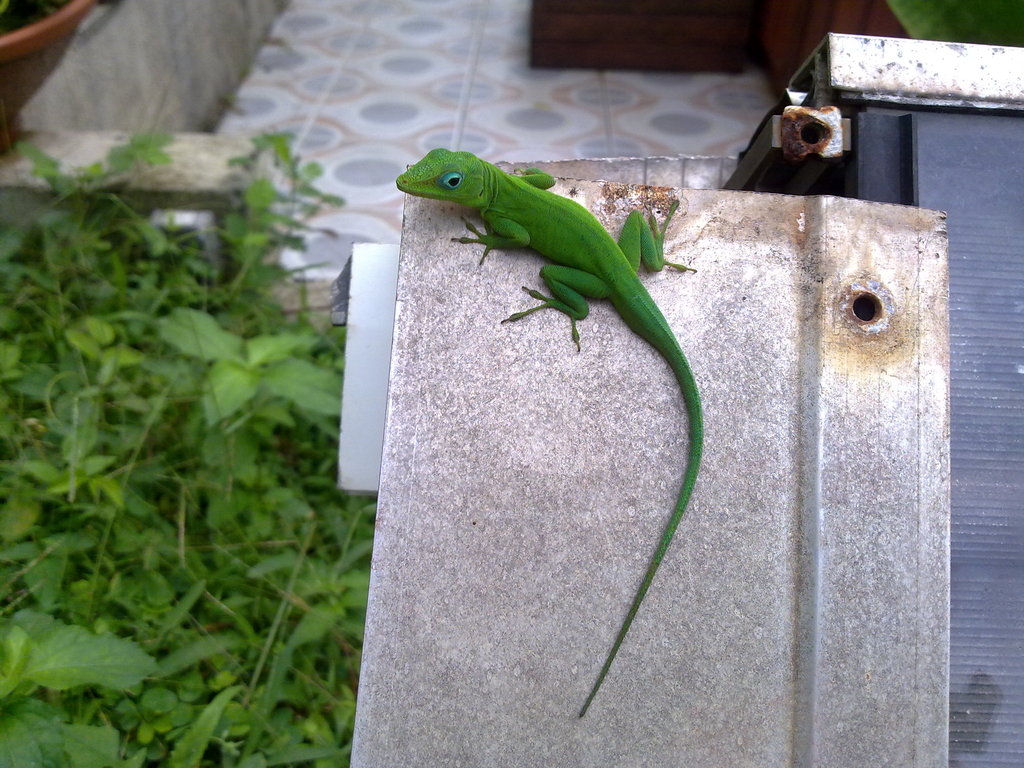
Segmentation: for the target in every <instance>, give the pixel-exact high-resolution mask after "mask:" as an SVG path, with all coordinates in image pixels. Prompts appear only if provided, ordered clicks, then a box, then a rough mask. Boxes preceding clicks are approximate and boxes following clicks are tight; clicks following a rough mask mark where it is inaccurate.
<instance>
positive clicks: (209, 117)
mask: <svg viewBox="0 0 1024 768" xmlns="http://www.w3.org/2000/svg"><path fill="white" fill-rule="evenodd" d="M286 2H287V0H216V1H215V2H211V0H130V1H129V2H125V1H121V0H119V1H117V2H112V3H104V4H102V5H99V6H97V8H96V9H95V10H94V11H93V12H92V14H90V16H89V17H88V18H87V19H86V21H85V23H84V24H83V26H82V27H81V29H80V30H79V32H78V35H77V38H76V39H75V41H74V43H73V44H72V46H71V49H70V50H69V51H68V54H67V56H66V57H65V59H64V61H63V62H62V63H61V66H60V68H59V69H58V70H57V72H55V73H54V74H53V76H52V77H51V78H50V80H49V81H48V82H47V83H46V85H44V86H43V88H42V90H41V91H40V92H39V93H38V94H36V96H35V98H33V100H32V101H31V102H30V103H29V104H28V106H27V107H26V108H25V110H24V112H23V113H22V115H23V117H22V119H23V122H24V125H25V127H26V128H34V129H49V130H122V131H157V130H159V131H191V130H206V129H209V128H211V127H213V125H214V124H215V122H216V121H217V119H218V117H219V116H220V114H221V113H222V112H223V110H224V108H225V106H226V104H227V103H228V100H229V99H230V97H231V95H232V94H233V93H234V90H235V88H236V87H237V85H238V82H239V80H241V78H242V77H243V76H244V75H245V73H246V72H247V71H248V69H249V66H250V63H251V61H252V58H253V56H254V55H255V53H256V51H257V49H258V47H259V45H260V43H261V42H262V40H263V38H264V36H265V35H266V33H267V30H268V29H269V27H270V24H271V23H272V22H273V20H274V17H275V16H276V15H277V14H278V13H279V12H280V10H281V9H282V8H283V7H284V6H285V5H286Z"/></svg>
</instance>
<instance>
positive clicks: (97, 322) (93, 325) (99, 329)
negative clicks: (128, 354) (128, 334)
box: [82, 317, 117, 347]
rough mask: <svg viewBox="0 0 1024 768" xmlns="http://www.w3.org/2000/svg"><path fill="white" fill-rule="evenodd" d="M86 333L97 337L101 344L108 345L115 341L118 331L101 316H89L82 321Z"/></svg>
mask: <svg viewBox="0 0 1024 768" xmlns="http://www.w3.org/2000/svg"><path fill="white" fill-rule="evenodd" d="M82 325H83V326H84V327H85V331H86V333H88V334H89V335H90V336H92V337H93V338H94V339H96V341H97V342H99V344H100V346H102V347H107V346H110V345H111V344H113V343H114V339H115V338H117V333H116V332H115V331H114V326H112V325H111V324H110V323H108V322H107V321H106V320H104V319H102V318H99V317H87V318H85V320H83V321H82Z"/></svg>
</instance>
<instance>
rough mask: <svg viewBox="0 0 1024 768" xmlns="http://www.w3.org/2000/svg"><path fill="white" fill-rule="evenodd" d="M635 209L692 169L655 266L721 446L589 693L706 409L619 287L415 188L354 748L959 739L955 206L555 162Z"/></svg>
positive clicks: (601, 200) (579, 753)
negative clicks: (648, 340) (686, 396)
mask: <svg viewBox="0 0 1024 768" xmlns="http://www.w3.org/2000/svg"><path fill="white" fill-rule="evenodd" d="M555 189H556V190H557V191H559V192H560V193H562V194H568V193H569V191H570V189H574V190H575V197H576V199H577V200H579V201H581V202H582V203H584V204H585V205H588V207H590V208H591V210H593V211H594V212H595V214H596V215H597V216H598V218H599V219H601V221H602V222H603V223H604V224H605V225H606V226H608V227H609V228H610V229H611V230H613V231H614V230H616V229H617V228H618V227H619V226H620V225H621V223H622V220H623V219H624V217H625V215H626V213H627V212H628V210H631V209H632V208H634V207H636V206H638V205H642V204H644V203H645V201H652V200H656V201H659V203H660V204H661V205H664V204H665V203H666V202H667V200H668V199H669V198H671V197H674V196H677V197H679V199H680V200H681V202H682V204H681V206H680V213H679V214H678V216H677V218H676V219H675V220H674V221H673V224H672V226H671V228H670V231H669V236H668V250H669V252H670V259H671V260H674V261H684V262H687V263H689V264H691V265H692V266H694V267H696V269H697V270H698V271H697V273H696V274H678V273H672V272H670V271H666V272H663V273H658V274H655V275H651V276H647V277H645V278H644V281H645V283H646V285H647V286H648V289H649V290H650V292H651V294H652V295H653V296H654V298H655V300H656V301H657V302H658V304H659V305H660V306H661V307H662V308H663V309H664V312H665V315H666V317H667V319H668V321H669V323H670V324H671V325H672V327H673V328H674V329H675V330H676V332H677V334H678V336H679V338H680V341H681V343H682V346H683V349H684V350H685V351H686V352H687V354H688V356H689V359H690V362H691V364H692V366H693V368H694V371H695V374H696V376H697V379H698V381H699V383H700V388H701V392H702V395H703V399H704V405H705V411H706V425H707V445H706V449H705V459H704V469H703V471H702V474H701V477H700V479H699V481H698V484H697V489H696V493H695V495H694V499H693V502H692V508H691V511H690V512H689V513H688V515H687V517H686V518H685V519H684V520H683V523H682V525H681V526H680V528H679V531H678V533H677V536H676V541H675V542H674V543H673V546H672V548H671V549H670V550H669V552H668V555H667V556H666V558H665V561H664V563H663V565H662V568H661V570H660V572H659V574H658V577H657V579H656V580H655V582H654V585H653V586H652V589H651V591H650V593H649V594H648V596H647V599H646V602H645V604H644V605H643V607H642V609H641V611H640V613H639V615H638V617H637V620H636V622H635V623H634V625H633V628H632V630H631V632H630V635H629V637H628V638H627V640H626V642H625V644H624V646H623V648H622V650H621V652H620V654H619V656H618V659H617V660H616V662H615V665H614V666H613V668H612V670H611V673H610V675H609V676H608V678H607V680H606V681H605V684H604V687H603V689H602V691H601V693H600V694H599V695H598V697H597V699H595V701H594V704H593V706H592V708H591V710H590V712H589V714H588V715H587V716H586V717H585V718H583V719H578V718H577V717H576V713H577V711H578V709H579V706H580V703H581V702H582V700H583V699H584V697H585V696H586V693H587V691H588V690H589V687H590V686H591V685H592V683H593V680H594V677H595V675H596V674H597V671H598V668H599V667H600V665H601V662H602V661H603V658H604V656H605V654H606V653H607V650H608V647H609V644H610V643H611V641H612V638H613V637H614V634H615V632H616V631H617V629H618V625H619V622H620V621H621V619H622V615H623V613H624V612H625V610H626V608H627V606H628V602H629V600H630V598H631V596H632V593H633V591H634V590H635V588H636V585H637V583H638V581H639V579H640V575H641V573H642V570H643V568H644V567H645V565H646V563H647V561H648V559H649V558H650V556H651V552H652V550H653V548H654V544H655V542H656V541H657V538H658V536H659V535H660V533H661V530H662V527H663V525H664V522H665V519H666V517H667V516H668V514H669V511H670V509H671V506H672V502H673V501H674V498H675V494H676V492H677V490H678V485H679V482H680V477H681V472H682V466H683V462H684V457H685V455H686V450H687V445H686V429H685V416H684V413H685V412H684V409H683V406H682V403H681V402H680V397H679V394H678V391H677V387H676V385H675V383H674V381H673V379H672V377H671V374H670V373H669V371H668V369H667V366H665V364H664V363H663V361H662V360H661V359H660V358H659V357H658V355H657V353H655V352H654V351H653V350H652V349H651V348H649V347H648V346H647V345H646V344H644V343H643V342H642V341H641V340H640V339H638V338H637V337H635V336H634V335H633V334H632V333H631V332H629V331H628V330H627V329H626V328H625V326H624V325H623V323H622V322H621V320H620V319H619V318H618V317H617V316H616V315H615V314H614V312H613V310H612V309H611V308H610V307H609V306H607V305H606V304H605V303H604V302H594V306H593V310H592V312H591V315H590V317H589V318H588V319H587V320H586V321H585V322H583V323H581V325H580V330H581V333H582V344H583V349H582V352H580V353H577V352H576V350H575V347H574V345H573V344H572V342H571V340H570V338H569V323H568V321H567V320H566V318H565V317H563V316H562V315H560V314H558V313H555V312H540V313H536V314H534V315H531V316H529V317H528V318H526V319H524V320H522V321H520V322H517V323H510V324H505V325H501V324H499V321H500V320H501V319H503V318H504V317H506V316H507V315H508V314H509V313H511V312H513V311H516V310H518V309H522V308H524V307H526V306H529V305H531V304H532V301H531V300H530V299H529V298H527V297H526V296H525V295H524V294H523V293H522V292H521V291H520V288H519V286H520V285H530V286H537V287H540V283H539V280H538V278H537V269H538V268H539V266H540V265H541V264H542V261H541V260H540V258H539V257H537V256H535V255H533V254H531V253H529V252H523V253H494V254H492V255H491V256H490V257H489V258H488V259H487V261H486V262H485V263H484V264H483V266H481V267H478V266H477V262H478V260H479V248H477V247H473V246H463V245H459V244H456V243H452V242H451V240H450V238H451V237H453V236H457V235H459V234H460V231H461V229H462V223H461V220H460V217H461V216H462V215H464V213H465V211H464V210H463V209H460V208H458V207H456V206H451V205H446V204H442V203H438V202H435V201H425V200H420V199H415V198H410V199H409V200H408V201H407V207H406V219H405V228H404V235H403V244H402V255H401V264H400V272H399V284H398V308H399V311H398V317H397V320H396V335H395V345H394V351H393V358H392V376H391V386H390V392H389V416H388V429H387V435H386V441H385V449H384V466H383V469H382V475H381V486H380V496H379V512H378V518H377V535H376V540H375V548H374V560H373V571H372V577H371V591H370V602H369V606H368V611H367V624H366V639H365V649H364V656H363V668H362V676H361V680H360V687H359V702H358V711H357V718H356V732H355V743H354V747H353V757H352V764H353V766H354V767H355V768H386V767H390V766H396V765H430V766H436V767H441V768H443V767H444V766H474V768H486V767H488V766H510V765H514V766H517V767H528V766H544V767H545V768H547V766H554V765H557V766H560V767H561V766H566V767H568V768H572V767H573V766H588V767H592V766H623V765H628V766H636V767H638V768H642V767H644V766H652V767H653V766H659V768H660V767H662V766H676V765H678V766H688V767H692V768H701V766H722V765H757V766H780V767H781V766H794V765H796V766H808V767H809V766H815V767H816V768H829V767H832V766H835V767H836V768H840V767H842V768H846V767H848V766H851V765H899V766H920V768H925V767H926V766H927V767H928V768H932V766H937V765H944V764H945V758H946V743H947V736H946V723H947V705H946V702H947V694H946V690H947V673H948V672H947V654H948V584H949V573H948V535H949V528H948V526H949V520H948V490H949V488H948V437H949V435H948V428H949V425H948V412H947V407H948V388H947V381H948V379H947V376H948V344H947V332H948V328H947V320H946V261H945V253H946V251H945V248H946V246H945V232H944V220H943V218H942V215H941V214H938V213H935V212H932V211H926V210H921V209H916V208H909V207H900V206H887V205H880V204H874V203H865V202H861V201H853V200H842V199H830V198H798V197H785V196H777V195H764V194H750V193H742V192H721V191H701V190H665V189H661V190H654V189H645V188H640V187H622V186H618V185H608V184H597V183H588V182H580V181H564V182H560V183H559V184H558V185H557V186H556V188H555Z"/></svg>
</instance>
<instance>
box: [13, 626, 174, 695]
mask: <svg viewBox="0 0 1024 768" xmlns="http://www.w3.org/2000/svg"><path fill="white" fill-rule="evenodd" d="M154 667H155V663H154V661H153V659H152V658H150V656H149V655H148V654H147V653H146V652H145V651H143V650H142V649H141V648H140V647H139V646H138V645H137V644H135V643H134V642H132V641H130V640H122V639H120V638H118V637H113V636H110V635H94V634H92V633H91V632H89V631H87V630H86V629H85V628H83V627H78V626H71V625H66V624H62V625H59V626H57V627H56V628H54V629H53V630H51V631H49V632H47V633H46V634H45V635H44V636H43V637H41V638H39V639H37V640H36V645H35V647H34V648H33V649H32V655H31V657H30V658H29V662H28V664H27V665H26V666H25V669H24V670H23V676H24V677H25V679H27V680H31V681H32V682H34V683H36V684H38V685H42V686H45V687H46V688H54V689H56V690H59V691H62V690H66V689H67V688H71V687H73V686H76V685H103V686H107V687H109V688H129V687H131V686H133V685H135V684H136V683H138V682H139V681H140V680H142V678H144V677H145V676H146V675H148V674H150V673H151V672H152V671H153V669H154Z"/></svg>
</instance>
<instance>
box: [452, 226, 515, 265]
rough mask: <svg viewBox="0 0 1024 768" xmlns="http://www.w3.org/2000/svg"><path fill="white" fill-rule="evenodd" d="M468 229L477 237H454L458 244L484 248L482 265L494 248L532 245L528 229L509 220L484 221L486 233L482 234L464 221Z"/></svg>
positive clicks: (481, 257)
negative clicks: (476, 244)
mask: <svg viewBox="0 0 1024 768" xmlns="http://www.w3.org/2000/svg"><path fill="white" fill-rule="evenodd" d="M463 221H465V223H466V229H468V230H469V231H470V232H472V233H473V234H474V235H476V237H453V238H452V240H453V241H455V242H456V243H479V244H480V245H482V246H484V252H483V254H482V255H481V256H480V263H481V264H483V263H484V259H486V258H487V254H489V253H490V252H491V250H493V249H494V248H525V247H526V246H528V245H529V244H530V233H529V232H527V231H526V228H525V227H523V226H521V225H519V224H517V223H516V222H514V221H511V220H509V219H494V220H493V221H491V220H488V219H484V231H483V232H481V231H480V230H479V229H477V228H476V226H474V225H473V223H472V222H471V221H468V220H466V219H463Z"/></svg>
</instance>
